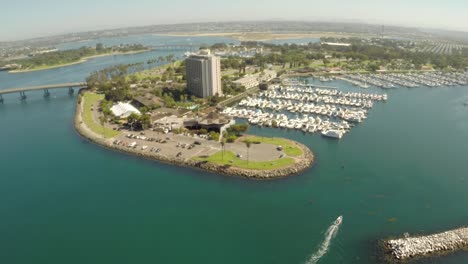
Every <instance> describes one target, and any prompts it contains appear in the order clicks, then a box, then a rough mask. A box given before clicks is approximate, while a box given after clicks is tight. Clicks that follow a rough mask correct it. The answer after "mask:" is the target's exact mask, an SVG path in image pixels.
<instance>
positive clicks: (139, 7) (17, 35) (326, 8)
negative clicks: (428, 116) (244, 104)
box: [0, 0, 468, 41]
mask: <svg viewBox="0 0 468 264" xmlns="http://www.w3.org/2000/svg"><path fill="white" fill-rule="evenodd" d="M466 10H468V2H465V1H463V0H447V1H443V2H441V1H435V0H426V1H422V0H414V1H404V0H394V1H375V0H353V1H347V2H344V1H339V0H329V1H314V0H293V1H288V2H284V1H279V0H270V1H268V2H254V1H247V0H237V1H231V2H223V1H215V0H199V1H196V2H193V1H188V0H172V1H168V2H165V3H163V4H162V3H161V2H156V1H153V0H134V1H131V2H129V1H123V0H101V1H91V0H81V1H56V0H43V1H33V0H17V1H7V2H5V3H2V11H3V12H2V17H3V21H4V23H5V25H7V26H3V27H1V28H0V41H11V40H20V39H28V38H35V37H42V36H51V35H58V34H64V33H72V32H81V31H90V30H102V29H114V28H122V27H133V26H146V25H157V24H178V23H190V22H217V21H223V22H224V21H244V20H245V21H255V20H272V19H279V20H300V21H328V22H334V21H337V22H340V21H354V22H359V23H369V24H386V25H396V26H407V27H420V28H421V27H424V28H436V29H446V30H458V31H468V17H467V16H466V15H465V14H464V13H465V12H466ZM195 11H196V12H195Z"/></svg>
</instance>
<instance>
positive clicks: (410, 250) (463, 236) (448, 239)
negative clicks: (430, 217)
mask: <svg viewBox="0 0 468 264" xmlns="http://www.w3.org/2000/svg"><path fill="white" fill-rule="evenodd" d="M385 247H386V248H387V249H388V250H389V252H388V253H389V254H390V255H391V257H392V258H393V259H395V260H401V261H403V260H408V259H411V258H417V257H424V256H431V255H443V254H447V253H450V252H453V251H456V250H461V249H467V248H468V228H459V229H454V230H451V231H446V232H442V233H438V234H433V235H427V236H420V237H409V236H408V237H405V238H400V239H392V240H387V241H385Z"/></svg>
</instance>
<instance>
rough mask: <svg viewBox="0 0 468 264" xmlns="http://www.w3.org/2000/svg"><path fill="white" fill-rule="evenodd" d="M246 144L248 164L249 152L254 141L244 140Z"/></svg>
mask: <svg viewBox="0 0 468 264" xmlns="http://www.w3.org/2000/svg"><path fill="white" fill-rule="evenodd" d="M244 143H245V146H246V147H247V164H249V152H250V146H251V145H252V142H250V141H249V140H246V141H244Z"/></svg>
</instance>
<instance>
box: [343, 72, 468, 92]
mask: <svg viewBox="0 0 468 264" xmlns="http://www.w3.org/2000/svg"><path fill="white" fill-rule="evenodd" d="M338 78H339V79H340V80H343V81H346V82H348V83H351V84H353V85H355V86H358V87H361V88H369V87H370V86H374V87H379V88H384V89H389V88H397V87H407V88H416V87H441V86H465V85H468V73H466V72H465V73H460V72H425V73H375V74H345V75H342V76H339V77H338Z"/></svg>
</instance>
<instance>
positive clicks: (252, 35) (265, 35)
mask: <svg viewBox="0 0 468 264" xmlns="http://www.w3.org/2000/svg"><path fill="white" fill-rule="evenodd" d="M153 35H157V36H172V37H231V38H233V39H235V40H238V41H269V40H283V39H304V38H318V39H320V38H322V37H352V36H356V35H357V34H352V33H345V34H341V33H336V32H308V33H304V32H288V33H271V32H248V33H243V32H216V33H199V32H168V33H162V34H153ZM368 35H369V36H374V35H372V34H368Z"/></svg>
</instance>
